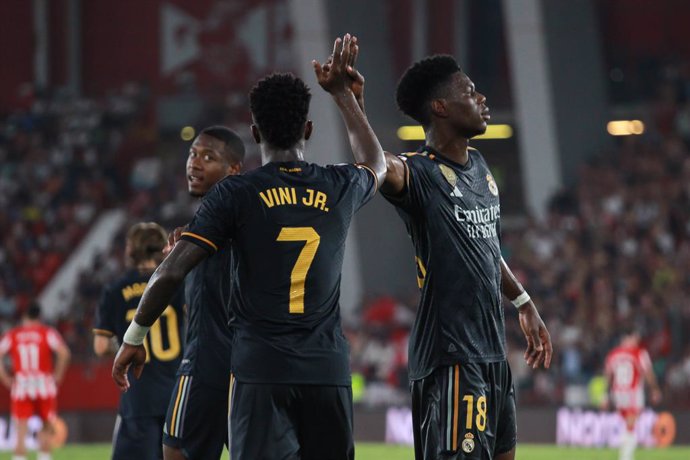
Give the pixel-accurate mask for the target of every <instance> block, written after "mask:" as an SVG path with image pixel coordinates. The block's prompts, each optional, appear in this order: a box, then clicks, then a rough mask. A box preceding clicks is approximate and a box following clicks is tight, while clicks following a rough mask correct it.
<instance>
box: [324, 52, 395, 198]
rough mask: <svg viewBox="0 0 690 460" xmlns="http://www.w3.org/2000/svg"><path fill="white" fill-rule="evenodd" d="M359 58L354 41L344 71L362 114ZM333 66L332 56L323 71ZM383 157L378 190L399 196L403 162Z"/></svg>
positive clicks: (362, 90) (362, 81)
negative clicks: (356, 64) (356, 66)
mask: <svg viewBox="0 0 690 460" xmlns="http://www.w3.org/2000/svg"><path fill="white" fill-rule="evenodd" d="M358 56H359V45H358V44H357V41H356V40H355V41H354V43H353V45H352V46H351V52H350V53H349V55H348V56H347V61H345V62H346V67H345V71H346V72H347V74H348V76H349V77H350V81H349V84H350V90H351V91H352V94H353V95H354V97H355V100H356V101H357V105H358V106H359V108H360V110H361V111H362V113H365V111H364V81H365V80H364V76H363V75H362V74H361V73H360V72H359V71H358V70H357V69H355V63H356V62H357V57H358ZM332 65H333V55H331V56H329V57H328V60H327V61H326V64H324V66H323V69H324V70H326V71H328V70H329V69H330V67H331V66H332ZM383 153H384V155H385V162H386V164H385V166H386V180H385V181H384V182H383V183H381V182H379V183H380V189H381V191H382V192H384V193H386V194H389V195H392V196H396V195H400V194H401V193H402V192H403V190H404V189H405V177H406V174H407V173H406V166H405V163H403V161H402V160H401V159H400V158H398V157H397V156H396V155H393V154H392V153H390V152H385V151H384V152H383Z"/></svg>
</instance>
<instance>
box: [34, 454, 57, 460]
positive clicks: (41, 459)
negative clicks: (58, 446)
mask: <svg viewBox="0 0 690 460" xmlns="http://www.w3.org/2000/svg"><path fill="white" fill-rule="evenodd" d="M36 460H53V455H52V454H51V453H50V452H39V453H38V456H37V457H36Z"/></svg>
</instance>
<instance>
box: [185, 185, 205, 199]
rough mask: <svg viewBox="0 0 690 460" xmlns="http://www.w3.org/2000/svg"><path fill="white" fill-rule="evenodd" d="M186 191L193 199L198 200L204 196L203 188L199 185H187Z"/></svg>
mask: <svg viewBox="0 0 690 460" xmlns="http://www.w3.org/2000/svg"><path fill="white" fill-rule="evenodd" d="M187 191H188V192H189V194H190V195H191V196H193V197H195V198H200V197H202V196H204V195H205V194H206V189H205V187H202V186H201V185H200V184H187Z"/></svg>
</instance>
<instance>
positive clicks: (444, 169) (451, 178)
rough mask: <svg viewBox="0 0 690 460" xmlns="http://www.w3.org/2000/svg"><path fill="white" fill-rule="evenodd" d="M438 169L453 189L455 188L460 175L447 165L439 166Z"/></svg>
mask: <svg viewBox="0 0 690 460" xmlns="http://www.w3.org/2000/svg"><path fill="white" fill-rule="evenodd" d="M438 168H439V169H440V170H441V174H443V177H445V179H446V181H448V183H449V184H450V186H451V188H455V184H457V182H458V175H457V174H455V171H453V170H452V169H451V168H449V167H448V166H446V165H439V166H438Z"/></svg>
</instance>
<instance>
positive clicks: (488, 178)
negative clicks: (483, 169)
mask: <svg viewBox="0 0 690 460" xmlns="http://www.w3.org/2000/svg"><path fill="white" fill-rule="evenodd" d="M486 181H487V182H488V183H489V191H490V192H491V194H492V195H493V196H498V185H496V181H495V180H494V176H492V175H491V174H487V175H486Z"/></svg>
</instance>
